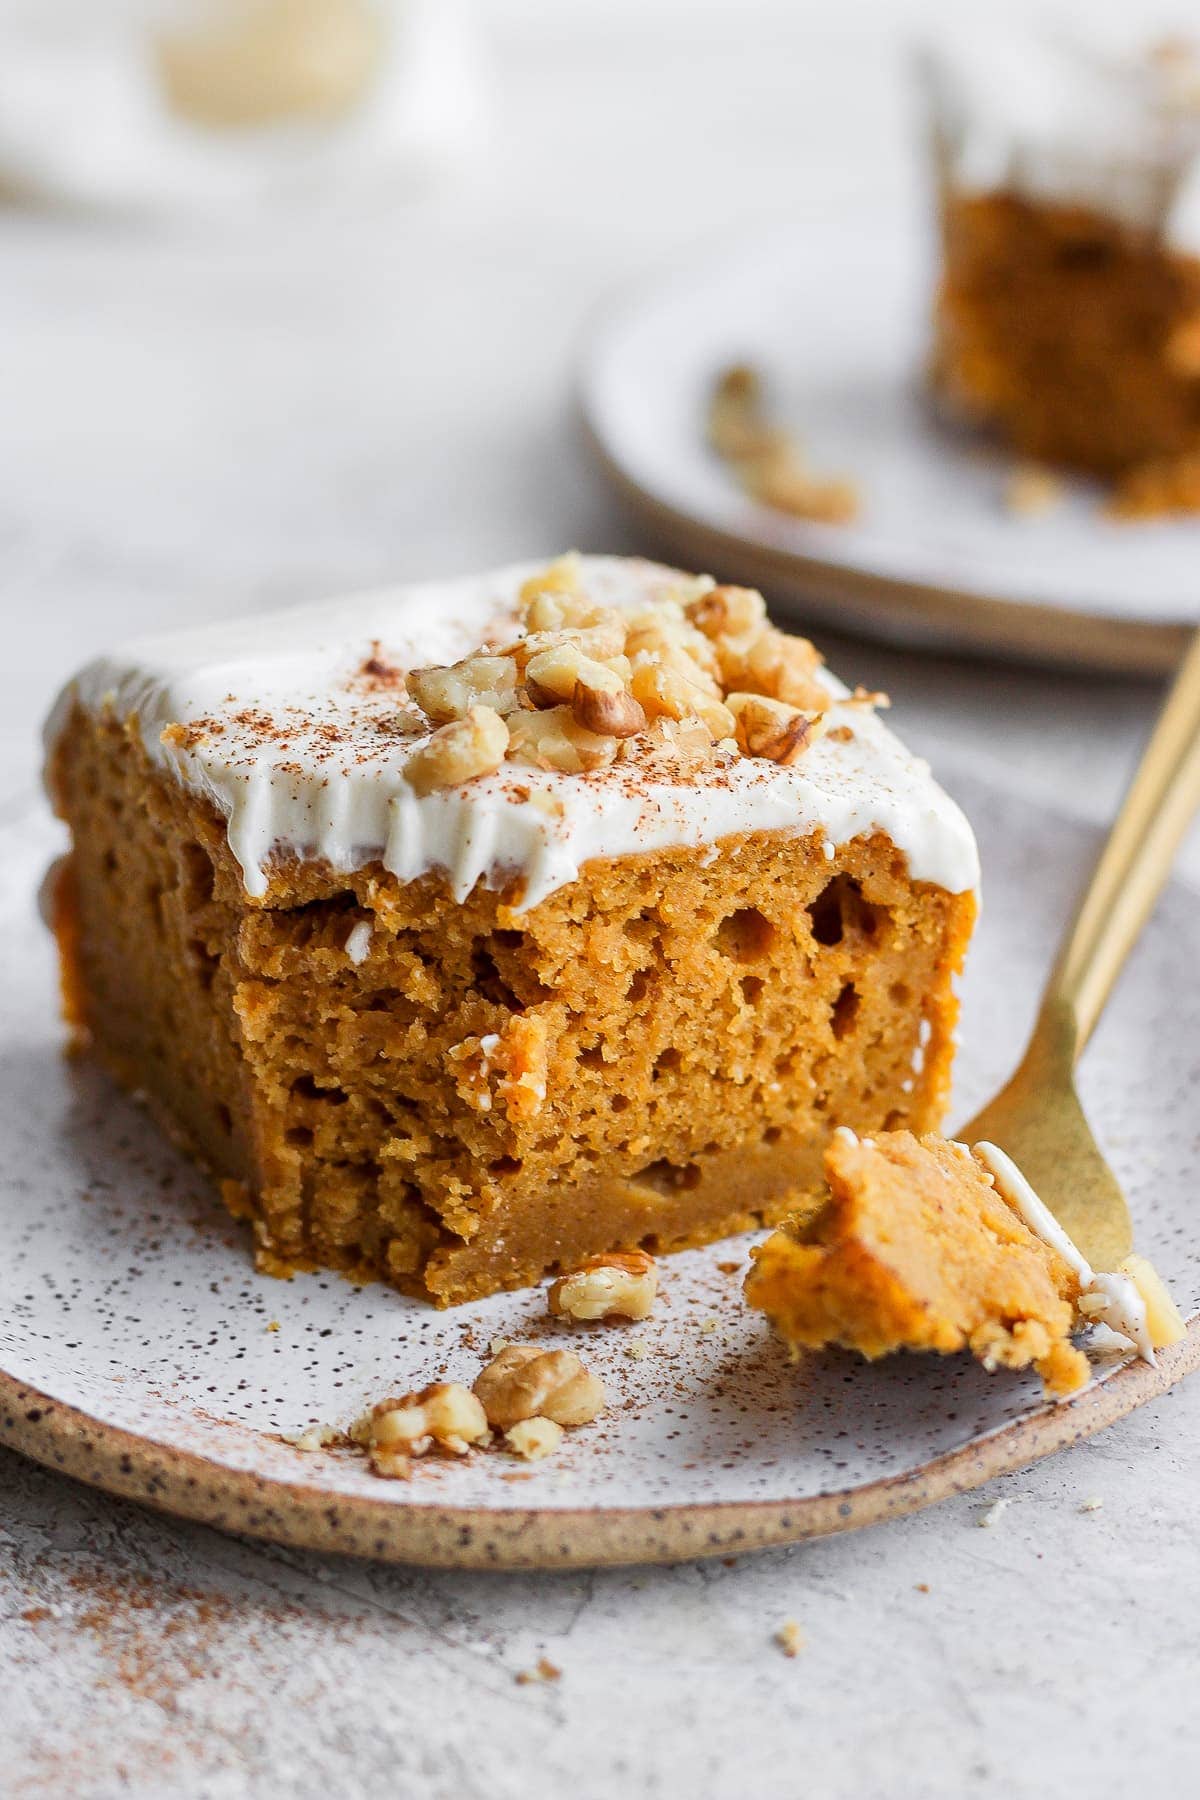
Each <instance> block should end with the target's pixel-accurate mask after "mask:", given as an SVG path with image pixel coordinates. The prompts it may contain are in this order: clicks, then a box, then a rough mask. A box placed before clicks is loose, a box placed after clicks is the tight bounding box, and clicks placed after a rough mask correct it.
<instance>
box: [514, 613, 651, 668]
mask: <svg viewBox="0 0 1200 1800" xmlns="http://www.w3.org/2000/svg"><path fill="white" fill-rule="evenodd" d="M589 612H590V617H589V620H588V623H587V624H586V625H562V626H555V627H554V628H553V629H552V630H548V631H528V630H527V631H526V633H525V636H524V637H520V638H517V639H516V640H515V642H514V643H512V644H510V645H509V646H508V647H507V650H506V652H505V654H506V655H508V656H512V657H513V658H514V659H515V660H516V663H517V667H518V668H520V669H525V668H527V667H528V665H529V664H530V663H531V662H532V661H533V659H534V657H535V656H540V655H541V653H542V652H543V651H544V650H557V649H559V648H561V646H562V645H563V644H567V643H570V644H574V646H575V648H576V649H577V650H578V651H580V653H581V654H582V655H584V656H590V657H594V658H595V660H596V661H597V662H601V663H602V662H607V660H608V659H609V657H612V656H621V655H623V654H624V650H625V617H624V614H623V613H619V612H618V611H617V609H616V608H615V607H612V606H596V607H592V608H590V609H589Z"/></svg>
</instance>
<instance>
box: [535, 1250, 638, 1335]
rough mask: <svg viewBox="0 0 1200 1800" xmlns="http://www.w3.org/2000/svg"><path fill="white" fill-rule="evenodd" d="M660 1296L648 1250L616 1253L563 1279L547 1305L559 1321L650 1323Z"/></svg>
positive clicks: (590, 1262)
mask: <svg viewBox="0 0 1200 1800" xmlns="http://www.w3.org/2000/svg"><path fill="white" fill-rule="evenodd" d="M657 1294H658V1265H657V1264H656V1262H655V1260H654V1258H653V1257H652V1256H648V1255H647V1254H646V1252H645V1251H644V1250H614V1251H611V1252H610V1253H609V1254H607V1255H604V1256H589V1257H588V1258H587V1260H586V1261H585V1262H582V1263H580V1265H579V1267H578V1268H577V1269H571V1270H570V1271H569V1272H568V1273H567V1274H566V1275H560V1276H559V1278H558V1280H557V1281H556V1282H555V1283H554V1285H553V1286H552V1287H551V1289H550V1292H549V1294H548V1295H547V1297H546V1304H547V1306H548V1307H549V1310H550V1311H551V1312H552V1313H553V1314H555V1315H556V1316H557V1317H559V1318H566V1319H578V1320H581V1321H583V1320H594V1319H648V1318H649V1316H650V1313H651V1310H652V1309H653V1306H654V1301H655V1297H656V1296H657Z"/></svg>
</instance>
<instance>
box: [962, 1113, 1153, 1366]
mask: <svg viewBox="0 0 1200 1800" xmlns="http://www.w3.org/2000/svg"><path fill="white" fill-rule="evenodd" d="M975 1154H976V1156H977V1157H978V1158H979V1160H980V1162H981V1163H982V1164H983V1165H984V1167H985V1168H986V1170H987V1171H988V1174H989V1175H990V1176H991V1177H992V1180H993V1181H994V1182H995V1184H996V1191H997V1193H998V1194H999V1195H1000V1196H1001V1198H1002V1199H1003V1200H1006V1201H1007V1202H1008V1204H1009V1206H1011V1207H1012V1209H1013V1211H1014V1212H1016V1213H1018V1214H1019V1215H1020V1217H1021V1218H1022V1219H1024V1221H1025V1223H1026V1225H1028V1227H1029V1229H1030V1231H1032V1232H1033V1234H1034V1236H1035V1237H1040V1238H1041V1240H1042V1242H1043V1243H1044V1244H1049V1246H1050V1248H1051V1249H1052V1250H1057V1251H1058V1254H1059V1255H1060V1256H1061V1257H1062V1259H1063V1261H1064V1262H1065V1263H1066V1264H1067V1266H1068V1268H1071V1269H1073V1270H1074V1271H1075V1273H1076V1275H1078V1277H1079V1310H1080V1311H1081V1312H1082V1313H1083V1314H1084V1315H1085V1317H1086V1318H1087V1320H1088V1322H1089V1323H1090V1324H1093V1325H1107V1326H1108V1327H1109V1329H1110V1331H1116V1332H1119V1333H1120V1335H1121V1336H1122V1337H1126V1338H1128V1339H1129V1341H1130V1343H1131V1344H1133V1345H1134V1346H1135V1347H1136V1349H1137V1352H1138V1355H1139V1356H1141V1357H1143V1358H1144V1359H1145V1361H1146V1362H1148V1363H1152V1362H1153V1361H1154V1345H1153V1344H1152V1343H1151V1341H1150V1326H1149V1323H1148V1321H1147V1318H1146V1303H1145V1301H1144V1300H1143V1299H1142V1296H1141V1294H1140V1293H1139V1292H1138V1289H1137V1284H1136V1282H1134V1281H1133V1279H1132V1278H1131V1277H1130V1276H1128V1275H1122V1274H1098V1273H1097V1272H1096V1271H1095V1270H1094V1269H1093V1268H1092V1265H1091V1264H1090V1263H1089V1262H1088V1261H1087V1259H1086V1257H1085V1256H1084V1254H1083V1252H1082V1251H1081V1250H1080V1249H1079V1247H1078V1245H1077V1244H1076V1243H1075V1240H1074V1239H1073V1238H1071V1237H1068V1235H1067V1233H1066V1232H1065V1231H1064V1230H1063V1228H1062V1226H1061V1225H1060V1224H1059V1222H1058V1220H1057V1219H1056V1218H1055V1216H1054V1214H1053V1213H1052V1212H1051V1211H1050V1208H1049V1207H1048V1206H1047V1205H1046V1203H1045V1201H1044V1200H1042V1199H1041V1198H1040V1197H1039V1195H1038V1194H1036V1193H1035V1192H1034V1190H1033V1188H1032V1187H1031V1186H1030V1185H1029V1183H1028V1181H1027V1180H1026V1179H1025V1177H1024V1175H1022V1173H1021V1171H1020V1169H1018V1167H1017V1165H1016V1163H1015V1162H1014V1161H1013V1159H1012V1157H1011V1156H1007V1155H1005V1153H1004V1151H1003V1150H1000V1149H997V1147H996V1145H995V1144H989V1143H986V1142H984V1143H979V1144H976V1146H975ZM1089 1301H1091V1304H1088V1302H1089Z"/></svg>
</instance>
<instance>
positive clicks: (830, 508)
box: [742, 444, 862, 525]
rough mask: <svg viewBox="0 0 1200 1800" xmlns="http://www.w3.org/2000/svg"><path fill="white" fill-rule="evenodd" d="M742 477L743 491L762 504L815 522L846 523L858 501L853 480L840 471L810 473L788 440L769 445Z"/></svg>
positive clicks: (855, 511) (855, 508)
mask: <svg viewBox="0 0 1200 1800" xmlns="http://www.w3.org/2000/svg"><path fill="white" fill-rule="evenodd" d="M742 479H743V483H744V485H745V487H746V490H747V492H748V493H750V494H752V495H753V496H754V498H755V499H756V500H761V501H762V503H763V505H764V506H773V507H774V508H775V510H776V512H785V513H791V515H792V517H793V518H796V519H811V520H812V521H813V522H814V523H815V524H821V525H846V524H849V522H850V521H851V520H852V519H856V518H857V517H858V513H859V508H860V506H861V504H862V503H861V500H860V497H859V492H858V488H857V486H856V485H855V483H854V482H853V481H848V480H847V479H846V478H845V476H841V475H833V476H830V475H814V474H813V473H812V471H811V470H810V469H809V468H808V466H807V464H806V463H805V462H804V460H803V458H802V457H800V456H799V454H798V453H797V451H796V448H795V446H794V445H792V444H784V445H776V446H773V447H772V448H771V449H770V450H768V452H767V453H766V454H765V455H763V456H761V457H758V458H756V459H755V460H754V461H752V462H750V463H747V464H746V465H745V467H744V471H743V477H742Z"/></svg>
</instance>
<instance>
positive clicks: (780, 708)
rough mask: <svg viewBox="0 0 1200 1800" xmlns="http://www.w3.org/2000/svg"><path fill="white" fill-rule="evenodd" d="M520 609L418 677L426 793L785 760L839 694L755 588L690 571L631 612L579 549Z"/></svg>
mask: <svg viewBox="0 0 1200 1800" xmlns="http://www.w3.org/2000/svg"><path fill="white" fill-rule="evenodd" d="M520 606H521V615H520V619H519V623H518V625H517V629H516V635H515V636H514V637H513V639H512V641H511V642H509V643H506V644H500V645H499V646H498V647H497V645H496V643H495V642H494V641H492V642H490V643H489V644H488V645H487V646H481V647H480V649H479V650H478V651H477V652H475V653H473V654H472V655H470V656H466V657H463V658H462V659H461V660H460V661H459V662H455V663H449V664H446V665H445V666H439V667H431V668H423V669H414V670H413V671H412V672H411V673H410V674H409V676H408V678H407V689H408V695H409V698H410V700H411V701H412V702H413V703H414V706H415V708H419V709H420V712H421V713H422V714H423V715H424V717H425V719H426V720H427V722H428V724H429V725H431V726H433V727H434V729H433V731H432V732H431V733H430V735H429V736H428V737H427V738H426V740H425V742H424V743H422V744H420V745H418V746H417V748H416V749H415V750H414V752H413V754H412V755H411V756H410V757H409V760H408V763H407V765H406V774H407V777H408V779H409V781H410V782H411V783H412V785H413V787H415V788H416V790H417V792H418V793H419V794H428V793H432V792H433V791H434V790H435V789H437V788H445V787H454V786H458V785H459V784H460V783H462V782H466V781H471V780H473V779H474V778H475V777H476V776H477V775H485V774H491V773H493V772H494V771H495V770H497V769H499V768H500V766H501V764H502V763H504V762H506V761H508V762H511V763H518V764H520V763H524V764H526V765H528V766H530V767H532V768H537V769H546V770H554V771H558V772H560V773H563V774H572V775H576V774H587V773H588V772H589V771H591V770H595V769H603V768H605V767H606V766H607V765H608V764H609V763H611V762H613V761H615V760H617V759H618V758H619V759H620V760H621V761H622V762H623V763H624V762H628V761H629V760H630V759H631V758H632V759H634V760H639V759H640V760H642V761H643V762H645V763H647V764H649V765H651V766H652V765H654V764H656V763H659V762H660V761H661V760H662V759H664V758H665V759H667V761H668V762H669V763H670V764H671V766H672V767H673V768H674V770H675V771H676V773H677V775H678V776H683V775H685V774H690V773H692V772H693V771H698V770H699V769H701V768H702V767H704V766H705V765H706V764H710V763H713V762H717V763H720V762H721V761H722V760H726V761H727V760H728V759H729V758H730V757H736V756H738V755H743V756H755V757H765V758H768V759H770V760H773V761H775V762H778V763H780V764H782V765H783V766H788V765H790V764H791V763H793V762H795V761H796V760H797V759H798V757H799V756H800V755H802V754H803V752H804V751H805V749H807V747H808V745H809V744H810V743H811V742H812V741H813V739H814V737H815V736H816V735H817V731H816V726H815V721H816V720H817V718H818V717H819V715H820V714H822V713H823V712H824V711H825V710H826V709H827V708H828V706H829V705H830V702H831V695H830V693H829V690H828V689H827V688H826V687H825V685H824V684H823V682H822V681H821V680H820V679H819V677H818V670H819V668H820V665H821V658H820V656H819V655H818V653H817V651H816V650H814V648H813V646H812V645H811V644H810V643H808V642H807V640H806V639H804V638H795V637H791V636H789V635H788V634H787V633H786V632H783V631H778V630H777V629H776V628H775V626H773V625H771V624H768V622H767V612H766V605H765V602H764V601H763V597H762V595H761V594H759V593H758V592H756V591H755V590H754V589H753V588H740V587H728V586H726V587H718V586H716V585H715V584H714V583H713V582H712V581H710V580H709V579H708V578H707V577H698V578H695V579H693V580H690V581H688V580H685V579H684V578H682V577H681V578H680V580H679V582H678V583H677V584H676V586H675V587H674V588H668V587H666V585H665V584H664V592H663V593H662V594H661V595H659V596H658V597H656V598H651V599H649V600H647V601H646V602H645V603H644V604H642V605H640V606H638V607H636V608H633V609H631V610H629V611H628V612H624V611H622V610H621V609H620V608H617V607H612V606H605V605H602V604H599V603H598V602H597V601H595V600H593V599H592V598H590V597H589V596H588V595H587V594H586V593H585V592H584V590H583V585H582V575H581V565H580V562H579V559H578V558H577V557H575V556H568V557H562V558H560V560H559V561H558V562H556V563H552V564H550V566H549V567H548V568H547V569H545V570H544V571H543V572H542V573H541V574H539V575H534V576H531V577H530V578H529V579H528V580H527V581H526V582H524V583H523V585H522V588H521V592H520ZM751 701H755V702H756V704H751ZM758 702H760V703H758ZM407 716H409V717H411V716H412V709H411V708H410V712H409V715H407Z"/></svg>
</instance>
